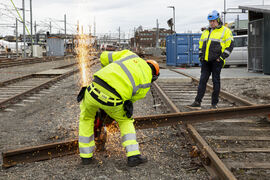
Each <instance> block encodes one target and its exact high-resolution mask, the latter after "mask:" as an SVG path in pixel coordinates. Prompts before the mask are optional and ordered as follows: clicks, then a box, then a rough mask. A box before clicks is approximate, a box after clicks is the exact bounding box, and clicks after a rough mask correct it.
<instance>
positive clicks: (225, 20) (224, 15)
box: [224, 0, 226, 25]
mask: <svg viewBox="0 0 270 180" xmlns="http://www.w3.org/2000/svg"><path fill="white" fill-rule="evenodd" d="M225 23H226V0H224V25H225Z"/></svg>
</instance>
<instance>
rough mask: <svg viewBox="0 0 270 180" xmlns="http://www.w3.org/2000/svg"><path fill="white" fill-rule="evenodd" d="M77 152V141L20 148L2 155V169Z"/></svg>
mask: <svg viewBox="0 0 270 180" xmlns="http://www.w3.org/2000/svg"><path fill="white" fill-rule="evenodd" d="M77 152H78V140H71V141H65V142H58V143H52V144H46V145H41V146H34V147H30V148H22V149H17V150H13V151H8V152H5V153H2V156H3V165H2V167H3V168H9V167H12V166H15V165H16V164H25V163H30V162H35V161H42V160H48V159H52V158H56V157H62V156H66V155H71V154H75V153H77Z"/></svg>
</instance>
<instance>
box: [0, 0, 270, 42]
mask: <svg viewBox="0 0 270 180" xmlns="http://www.w3.org/2000/svg"><path fill="white" fill-rule="evenodd" d="M13 1H14V3H15V5H16V6H17V7H22V5H21V4H22V0H13ZM29 1H30V0H25V2H26V9H28V10H29ZM32 1H33V20H36V21H37V24H38V27H37V30H38V31H39V30H44V31H48V30H49V22H50V21H52V31H53V33H57V32H58V31H59V30H60V31H61V32H62V33H63V30H61V28H64V25H63V24H64V23H63V22H60V20H63V19H64V14H66V15H67V22H68V23H69V24H68V26H67V28H68V33H72V30H73V32H74V31H75V30H76V24H77V20H79V21H80V24H81V25H82V24H83V25H84V31H85V32H88V31H89V27H88V25H92V27H93V22H94V18H95V20H96V32H97V33H112V34H113V33H117V32H118V28H119V26H120V27H121V32H125V34H126V38H128V37H130V36H131V34H132V33H133V30H134V27H138V26H140V25H142V27H143V28H144V29H148V28H153V27H156V19H158V21H159V26H160V27H164V28H168V26H167V20H168V19H169V18H171V17H172V15H173V11H172V9H169V8H167V6H175V10H176V31H177V32H178V33H182V32H186V31H188V30H192V32H198V31H199V30H200V28H201V27H202V26H206V25H208V21H207V19H206V17H207V15H208V13H209V12H211V11H212V10H214V9H216V10H218V11H219V12H221V11H223V9H224V0H207V1H202V0H189V1H188V0H132V1H127V0H114V1H112V0H32ZM226 2H227V8H236V7H238V6H239V5H262V3H263V0H226ZM264 4H265V5H269V4H270V0H264ZM6 5H7V6H6ZM6 8H9V9H12V4H11V1H10V0H0V25H1V24H10V25H12V24H14V23H15V16H16V12H15V11H6V10H5V9H6ZM12 12H13V13H12ZM26 15H27V21H30V18H29V11H28V12H27V13H26ZM244 18H247V16H246V15H241V16H240V19H244ZM227 19H228V20H229V22H231V21H233V20H234V19H236V15H235V14H233V15H232V14H231V15H228V17H227ZM28 27H29V26H28ZM29 29H30V27H29ZM92 31H93V29H92ZM20 32H22V28H21V27H20ZM5 34H14V28H13V27H4V26H3V25H2V26H0V35H5Z"/></svg>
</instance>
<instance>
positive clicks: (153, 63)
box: [146, 60, 159, 75]
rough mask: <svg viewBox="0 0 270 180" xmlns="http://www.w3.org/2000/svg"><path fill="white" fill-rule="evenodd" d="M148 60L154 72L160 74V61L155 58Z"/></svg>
mask: <svg viewBox="0 0 270 180" xmlns="http://www.w3.org/2000/svg"><path fill="white" fill-rule="evenodd" d="M146 62H147V64H148V65H149V66H150V67H151V69H152V70H153V74H154V75H158V74H159V65H158V63H157V62H156V61H155V60H147V61H146Z"/></svg>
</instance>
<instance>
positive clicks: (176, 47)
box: [166, 33, 201, 66]
mask: <svg viewBox="0 0 270 180" xmlns="http://www.w3.org/2000/svg"><path fill="white" fill-rule="evenodd" d="M200 37H201V34H199V33H198V34H186V33H184V34H173V35H169V36H167V37H166V54H167V61H166V62H167V65H169V66H182V65H187V66H196V65H200V61H199V40H200Z"/></svg>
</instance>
